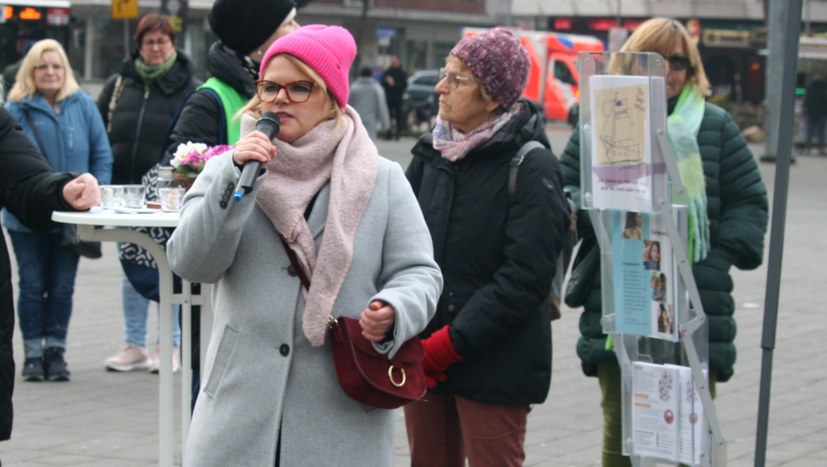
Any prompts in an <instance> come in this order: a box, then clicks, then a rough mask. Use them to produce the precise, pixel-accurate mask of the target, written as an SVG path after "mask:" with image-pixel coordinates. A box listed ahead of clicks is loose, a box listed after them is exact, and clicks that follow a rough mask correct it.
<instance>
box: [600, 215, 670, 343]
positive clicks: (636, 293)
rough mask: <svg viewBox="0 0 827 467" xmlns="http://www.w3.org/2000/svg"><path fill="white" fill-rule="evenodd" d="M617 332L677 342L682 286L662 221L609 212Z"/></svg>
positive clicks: (647, 216)
mask: <svg viewBox="0 0 827 467" xmlns="http://www.w3.org/2000/svg"><path fill="white" fill-rule="evenodd" d="M609 230H610V239H611V244H612V245H611V246H612V264H611V268H612V276H613V278H614V284H613V290H612V292H611V293H612V295H613V296H612V297H611V299H612V300H613V303H614V310H615V315H616V316H615V332H620V333H625V334H633V335H638V336H648V337H655V338H659V339H665V340H671V341H677V340H678V339H679V332H678V331H679V330H678V319H677V318H676V316H677V314H676V311H678V308H677V307H678V306H680V305H681V303H680V301H678V300H677V297H679V296H681V295H680V293H678V292H679V291H681V290H682V287H681V281H680V278H679V277H678V274H677V267H676V262H675V258H674V256H673V253H672V240H671V239H670V238H669V235H668V234H667V232H666V229H665V227H664V226H663V222H662V216H660V215H650V214H644V213H640V212H634V211H612V212H611V213H610V227H609Z"/></svg>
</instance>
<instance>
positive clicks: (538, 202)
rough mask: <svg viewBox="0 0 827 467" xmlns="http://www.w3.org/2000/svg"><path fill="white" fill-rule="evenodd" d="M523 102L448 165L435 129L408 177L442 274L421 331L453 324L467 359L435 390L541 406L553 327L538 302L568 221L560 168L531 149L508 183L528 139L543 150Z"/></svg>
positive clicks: (537, 118)
mask: <svg viewBox="0 0 827 467" xmlns="http://www.w3.org/2000/svg"><path fill="white" fill-rule="evenodd" d="M522 102H523V105H524V109H523V111H522V112H520V113H519V114H518V115H516V116H515V117H514V118H513V119H512V120H511V121H510V122H508V123H507V124H506V125H505V126H504V127H503V128H502V129H500V130H499V131H498V132H497V133H495V134H494V135H493V137H492V138H491V139H489V140H488V141H486V142H485V143H483V144H482V145H481V146H478V147H477V148H475V149H473V150H471V151H470V152H469V153H468V154H467V155H466V156H465V157H464V158H463V159H460V160H459V161H457V162H450V161H449V160H447V159H444V158H442V157H441V155H440V153H439V152H438V151H436V150H434V149H433V146H432V135H431V134H430V133H429V134H426V135H424V136H423V137H422V138H421V139H420V140H419V142H418V143H417V144H416V146H414V148H413V150H412V152H413V160H412V162H411V164H410V165H409V167H408V171H407V176H408V179H409V181H410V182H411V185H412V186H413V190H414V192H415V194H416V195H417V199H418V200H419V204H420V207H421V208H422V211H423V213H424V216H425V221H426V222H427V224H428V228H429V229H430V231H431V237H432V239H433V243H434V255H435V257H436V261H437V263H438V264H439V266H440V268H441V269H442V274H443V279H444V281H445V285H444V289H443V292H442V296H441V297H440V301H439V304H438V306H437V311H436V315H435V316H434V318H433V320H432V321H431V322H430V323H429V325H428V327H427V328H426V329H425V331H424V332H423V333H422V337H427V336H429V335H431V334H432V333H433V332H434V331H436V330H438V329H440V328H442V327H443V326H444V325H446V324H450V336H451V341H452V342H453V344H454V347H455V349H456V351H457V352H458V353H459V354H460V355H462V356H463V357H464V360H463V361H461V362H459V363H456V364H454V365H452V366H451V367H450V368H449V369H448V371H447V376H448V379H447V381H445V382H444V383H441V384H440V385H439V386H437V388H436V389H435V392H438V393H445V394H455V395H458V396H462V397H465V398H468V399H471V400H475V401H478V402H483V403H488V404H498V405H515V404H518V405H519V404H531V403H541V402H543V401H544V400H545V398H546V396H547V395H548V390H549V385H550V383H551V326H550V324H549V319H548V309H547V308H546V307H545V306H544V301H545V299H546V297H547V296H548V293H549V288H550V285H551V279H552V277H553V275H554V269H555V268H554V265H555V258H557V255H558V254H559V252H560V251H561V248H562V239H563V235H564V232H565V230H566V227H567V225H568V222H569V219H568V216H567V215H566V213H565V208H564V207H563V203H564V200H563V191H562V179H561V175H560V165H559V162H558V161H557V158H556V157H554V155H553V154H552V153H551V151H550V149H548V150H542V149H535V150H533V151H531V153H529V155H528V156H526V158H525V160H524V161H523V163H522V165H521V166H520V168H519V171H518V177H517V184H516V188H517V189H516V192H515V193H514V195H513V196H509V194H508V190H507V182H508V173H509V163H510V162H511V159H512V157H513V156H514V155H515V154H516V153H517V151H518V150H519V148H520V147H521V146H522V145H523V144H524V143H525V142H527V141H529V140H537V141H540V142H542V143H543V145H544V146H546V147H547V148H548V147H549V143H548V139H547V138H546V135H545V131H544V128H543V121H542V117H541V115H540V114H539V112H538V111H537V109H536V108H535V107H534V106H533V105H531V104H529V103H528V102H526V101H522Z"/></svg>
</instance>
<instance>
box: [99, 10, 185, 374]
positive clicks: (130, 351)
mask: <svg viewBox="0 0 827 467" xmlns="http://www.w3.org/2000/svg"><path fill="white" fill-rule="evenodd" d="M135 45H136V47H137V50H135V51H134V52H133V53H132V54H131V55H130V56H129V57H127V58H126V59H124V61H123V63H122V64H121V68H120V70H119V71H118V72H117V73H115V74H114V75H112V76H111V77H109V79H108V80H107V82H106V84H105V85H104V87H103V90H102V91H101V94H100V96H99V97H98V110H99V111H100V114H101V116H102V117H103V122H104V125H106V128H107V133H108V134H109V143H110V144H111V146H112V154H113V156H114V162H113V166H112V183H114V184H118V185H134V184H141V177H142V176H143V175H144V174H145V173H146V172H147V171H149V169H150V168H152V167H153V166H154V165H155V164H157V163H158V161H159V159H160V157H161V156H162V154H163V149H165V148H163V147H162V146H163V143H164V136H165V135H166V133H167V127H168V126H169V122H170V120H172V117H173V116H175V113H176V111H177V110H178V108H179V107H180V106H181V104H182V103H183V101H184V98H185V97H186V96H188V95H189V94H190V93H191V92H192V91H194V90H195V88H196V86H198V85H199V84H200V82H199V81H198V80H197V79H195V78H194V77H193V73H194V68H193V64H192V62H191V61H190V59H189V57H187V56H186V54H184V52H183V51H180V50H177V49H176V36H175V28H174V27H173V26H172V22H171V21H170V18H169V17H168V16H166V15H161V14H159V13H149V14H147V15H145V16H144V17H143V18H141V20H140V21H139V22H138V26H137V28H136V29H135ZM119 246H120V245H119ZM123 251H124V250H123V249H122V248H119V253H120V254H121V255H123ZM121 296H122V302H123V314H124V333H125V334H126V339H125V340H126V345H125V346H124V347H123V348H122V349H121V350H120V352H118V353H117V354H116V355H113V356H112V357H109V358H107V359H106V362H105V366H106V368H107V369H108V370H112V371H134V370H148V369H155V370H157V368H158V361H157V358H156V359H150V356H149V354H148V353H147V318H148V313H147V310H148V308H149V302H150V300H149V298H146V297H144V296H143V295H141V294H140V293H139V292H138V291H137V290H135V287H134V286H133V285H132V283H130V282H129V280H128V278H127V277H126V276H124V279H123V285H122V288H121ZM161 315H162V316H164V317H166V316H168V315H167V313H166V312H165V313H162V314H161ZM172 319H173V320H174V324H173V330H174V335H173V363H172V368H173V371H175V370H176V369H177V368H178V366H179V365H180V363H179V359H180V357H179V348H180V345H181V327H180V326H179V324H178V318H177V317H173V318H172ZM155 355H156V356H157V352H155Z"/></svg>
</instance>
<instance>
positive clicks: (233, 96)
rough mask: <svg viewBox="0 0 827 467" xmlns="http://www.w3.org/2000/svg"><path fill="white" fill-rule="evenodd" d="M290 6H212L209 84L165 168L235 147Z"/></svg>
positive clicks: (239, 0) (248, 1)
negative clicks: (184, 150) (183, 148)
mask: <svg viewBox="0 0 827 467" xmlns="http://www.w3.org/2000/svg"><path fill="white" fill-rule="evenodd" d="M295 18H296V4H295V3H293V1H292V0H216V2H215V3H213V6H212V8H211V9H210V13H209V16H208V21H209V23H210V28H211V29H212V31H213V32H214V33H215V35H216V36H218V40H217V41H216V42H214V43H213V44H212V45H211V46H210V50H209V52H208V54H207V71H208V72H209V74H210V78H209V79H208V80H207V82H206V83H204V84H203V85H201V86H200V87H199V88H198V91H196V92H195V93H193V94H192V95H191V96H190V97H189V99H187V101H186V102H185V103H184V107H183V109H181V114H180V117H179V118H178V120H177V121H176V122H175V124H174V127H173V128H171V129H170V145H169V146H168V147H167V149H166V151H167V153H166V157H165V158H164V162H163V165H169V163H170V161H171V160H172V158H173V157H174V155H175V150H176V149H178V145H179V144H181V143H187V142H189V141H192V142H193V143H203V144H206V145H207V146H208V147H211V146H217V145H219V144H230V145H232V144H235V143H236V141H238V138H239V135H240V132H241V120H240V119H239V118H237V117H236V114H237V112H238V111H239V110H240V109H241V108H242V107H244V105H246V104H247V102H248V101H249V100H250V98H252V97H253V96H255V93H256V91H255V90H256V87H255V81H256V80H257V79H258V70H259V63H260V61H261V57H262V55H263V53H264V51H266V50H267V48H268V47H269V46H270V44H272V43H273V42H275V40H276V39H278V38H279V37H281V36H283V35H285V34H287V33H289V32H290V31H292V30H294V29H296V28H297V27H298V26H299V25H298V23H296V19H295ZM199 311H200V310H199V309H198V307H193V310H192V331H191V336H192V339H191V343H190V348H191V350H192V354H191V355H192V393H193V397H192V401H193V404H194V403H195V401H196V397H197V395H198V387H199V385H200V376H199V368H200V361H199V354H200V346H199V339H200V314H199Z"/></svg>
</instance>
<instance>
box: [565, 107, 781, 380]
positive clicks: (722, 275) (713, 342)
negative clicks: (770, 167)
mask: <svg viewBox="0 0 827 467" xmlns="http://www.w3.org/2000/svg"><path fill="white" fill-rule="evenodd" d="M673 106H674V102H670V105H669V108H668V109H669V111H670V112H671V111H672V109H673ZM697 140H698V145H699V146H700V150H701V158H702V160H703V170H704V175H705V180H706V195H707V198H708V207H707V213H708V215H709V223H710V242H711V245H710V252H709V256H707V257H706V259H704V260H703V261H700V262H699V263H697V264H695V265H694V267H693V273H694V276H695V282H696V284H697V286H698V290H699V292H700V295H701V302H702V304H703V308H704V312H705V313H706V314H707V315H708V316H709V364H710V368H711V369H712V370H713V371H714V372H715V374H716V375H717V380H718V381H727V380H728V379H729V378H730V377H732V374H733V373H734V369H733V365H734V364H735V344H734V340H735V332H736V326H735V318H734V317H733V313H734V312H735V303H734V301H733V299H732V295H731V294H732V289H733V284H732V277H730V275H729V268H730V267H731V266H735V267H737V268H740V269H755V268H757V267H758V266H759V265H760V264H761V261H762V257H763V251H764V235H765V233H766V230H767V219H768V213H767V190H766V187H765V186H764V183H763V182H762V181H761V174H760V172H759V171H758V166H757V164H756V163H755V159H754V157H753V155H752V153H751V152H750V150H749V148H748V147H747V144H746V141H745V140H744V138H743V137H742V136H741V132H740V129H739V128H738V125H737V124H736V123H735V121H734V120H733V119H732V117H731V116H730V115H729V114H728V113H726V112H725V111H724V110H723V109H721V108H720V107H716V106H714V105H712V104H706V106H705V109H704V118H703V121H702V122H701V128H700V131H699V132H698V138H697ZM560 162H561V164H562V166H563V182H564V184H565V186H566V187H567V188H569V189H570V190H572V192H575V193H578V194H579V186H580V135H579V132H578V131H575V132H574V134H573V135H572V136H571V139H569V142H568V145H567V146H566V149H565V151H564V152H563V155H562V157H561V160H560ZM577 198H578V199H579V196H578V197H577ZM578 223H579V224H580V225H579V226H578V228H579V229H580V234H581V237H582V238H584V243H583V245H582V246H581V248H580V250H579V252H578V256H577V258H576V259H575V263H574V269H573V271H572V280H570V282H569V290H567V291H566V295H567V296H566V303H567V304H568V305H569V306H572V307H581V306H582V307H584V310H583V313H582V315H581V316H580V334H581V337H580V339H579V340H578V342H577V355H578V356H579V357H580V360H581V364H582V368H583V372H584V373H585V374H586V375H588V376H596V375H597V365H598V364H599V363H602V362H606V361H610V360H614V359H615V358H616V357H615V354H614V352H613V351H612V350H610V349H606V335H605V334H603V330H602V326H601V324H600V318H601V316H602V303H601V292H600V268H599V266H597V267H596V268H595V265H594V264H589V263H590V261H587V260H584V258H586V257H587V255H588V253H589V251H590V250H591V249H593V248H598V246H597V242H596V241H594V232H593V230H592V228H591V225H590V224H589V222H588V216H587V215H585V213H583V214H582V215H580V216H578ZM592 257H594V256H592ZM575 287H576V288H577V289H578V290H573V289H574V288H575Z"/></svg>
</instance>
